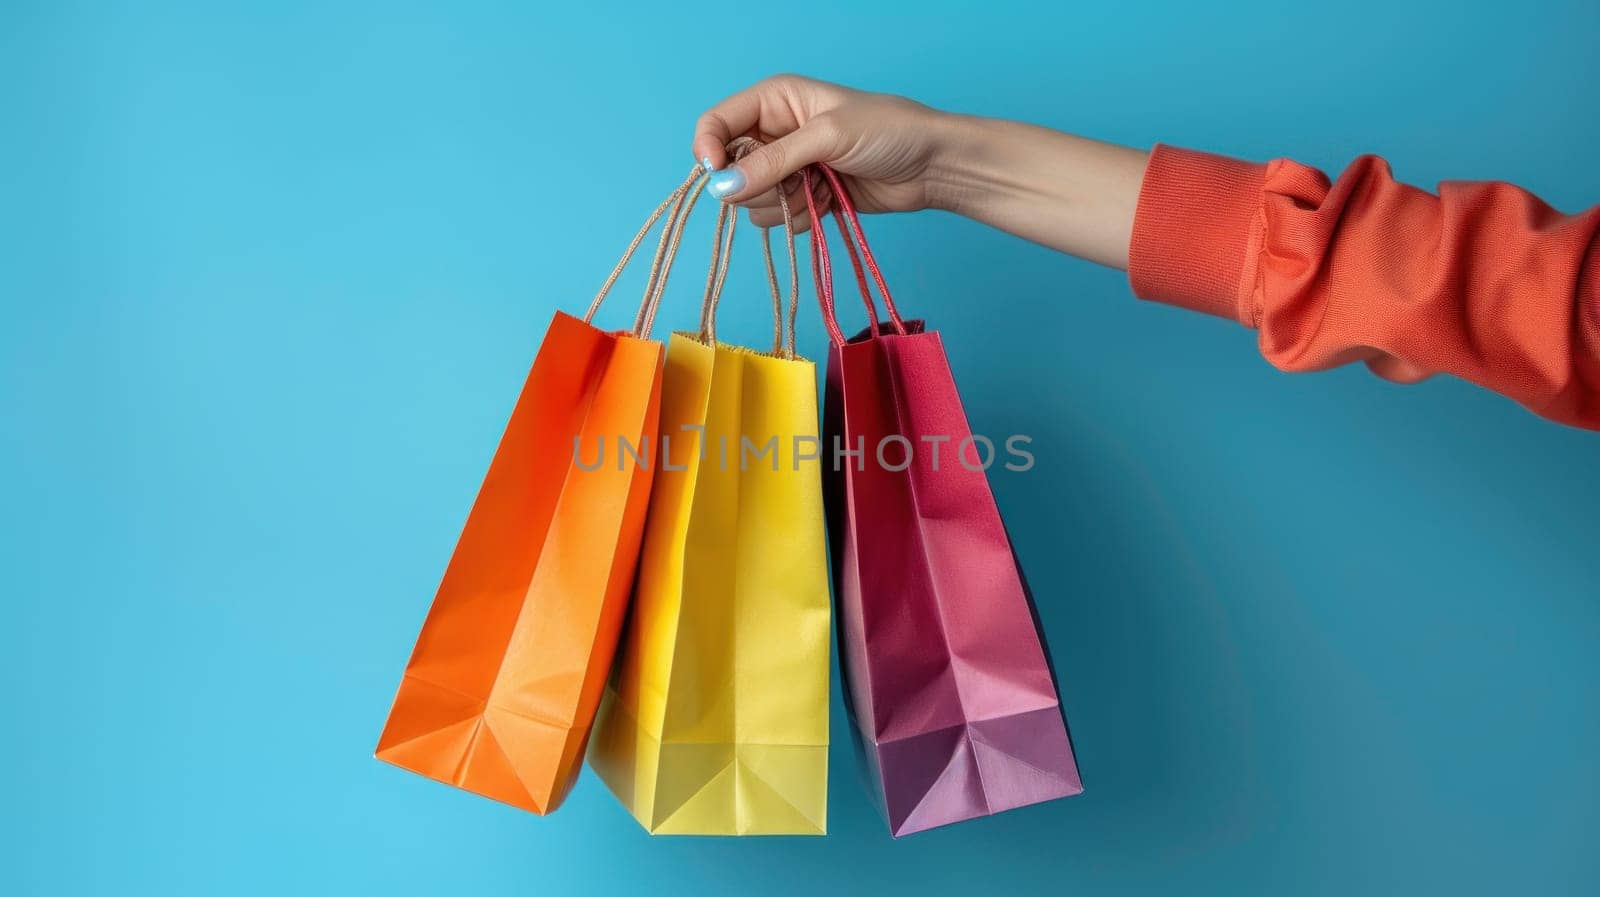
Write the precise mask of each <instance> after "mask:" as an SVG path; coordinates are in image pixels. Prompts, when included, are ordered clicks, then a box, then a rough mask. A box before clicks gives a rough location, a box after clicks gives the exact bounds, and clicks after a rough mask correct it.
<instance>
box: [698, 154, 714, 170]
mask: <svg viewBox="0 0 1600 897" xmlns="http://www.w3.org/2000/svg"><path fill="white" fill-rule="evenodd" d="M700 167H701V168H704V169H705V170H706V171H710V170H711V157H710V156H701V157H700Z"/></svg>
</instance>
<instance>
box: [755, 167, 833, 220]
mask: <svg viewBox="0 0 1600 897" xmlns="http://www.w3.org/2000/svg"><path fill="white" fill-rule="evenodd" d="M793 180H794V182H795V183H793V184H790V183H788V182H785V184H784V186H785V187H788V188H789V189H787V190H786V191H785V193H784V196H785V197H786V198H787V199H788V200H789V215H790V217H791V219H792V220H793V222H794V232H795V233H797V234H801V233H805V232H806V230H807V229H808V228H810V227H811V210H810V209H809V208H808V207H807V206H806V193H805V188H804V186H803V185H802V184H800V183H799V178H794V179H793ZM815 198H816V205H817V213H818V214H819V215H826V214H827V213H828V210H829V209H830V208H831V207H832V199H833V196H832V194H831V193H830V192H829V191H828V186H827V184H821V185H818V187H817V192H816V197H815ZM747 205H748V206H749V207H750V223H752V224H754V225H756V226H757V227H782V226H783V209H782V207H780V206H779V205H778V193H777V191H776V190H774V191H771V192H769V193H765V194H762V195H761V196H758V197H756V198H755V199H752V200H751V201H750V202H749V203H747Z"/></svg>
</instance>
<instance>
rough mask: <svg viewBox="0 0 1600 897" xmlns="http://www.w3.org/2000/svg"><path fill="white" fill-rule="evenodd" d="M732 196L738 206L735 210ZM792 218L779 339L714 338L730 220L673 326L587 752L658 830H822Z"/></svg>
mask: <svg viewBox="0 0 1600 897" xmlns="http://www.w3.org/2000/svg"><path fill="white" fill-rule="evenodd" d="M735 211H736V210H730V209H729V208H727V207H724V209H723V217H724V218H725V217H727V216H728V215H729V214H730V213H732V212H735ZM785 216H786V217H787V208H786V209H785ZM735 220H736V218H735ZM785 232H786V234H787V236H788V240H789V262H790V272H791V278H790V284H791V285H790V305H789V317H788V326H787V333H785V327H784V323H783V321H784V318H783V314H782V306H781V299H780V293H779V290H778V285H777V278H776V274H775V272H774V268H773V264H772V254H771V249H770V246H767V247H766V259H767V271H768V275H769V281H770V282H771V286H772V290H773V302H774V316H775V329H776V335H775V338H774V344H773V347H772V350H771V351H770V352H761V351H756V350H753V349H746V348H741V347H739V346H734V345H730V344H728V343H724V342H719V341H718V340H717V339H716V331H715V321H716V306H717V300H718V295H719V294H720V288H721V280H722V278H723V277H725V275H726V264H727V259H728V250H729V249H730V248H731V240H732V233H733V225H732V224H729V226H728V229H727V237H726V239H727V242H725V243H723V244H722V248H721V251H720V259H721V267H720V271H719V265H718V264H717V263H716V262H714V263H713V266H712V273H711V274H709V275H708V282H707V291H706V297H705V302H704V303H703V306H702V317H701V327H700V330H699V332H697V333H675V334H673V335H672V337H671V340H670V342H669V343H668V346H667V360H666V372H665V375H664V378H663V384H662V397H661V434H662V439H661V446H662V462H663V463H662V466H661V468H660V469H659V470H658V471H657V473H656V480H655V485H654V488H653V490H652V492H651V496H650V510H649V518H648V523H647V526H646V531H645V537H644V548H643V553H642V555H641V557H640V561H639V577H638V585H637V589H636V592H635V594H634V600H633V607H632V610H631V611H630V614H631V619H630V622H629V624H628V631H627V634H626V635H625V636H624V639H623V644H622V647H621V648H620V656H619V659H618V666H617V671H616V675H615V678H614V681H613V682H612V683H611V686H610V688H608V689H607V693H606V696H605V700H604V703H603V704H602V706H601V710H600V715H599V717H598V719H597V720H596V722H595V736H594V741H593V743H592V745H591V747H590V751H589V762H590V765H592V766H593V767H594V769H595V770H596V771H597V772H598V773H599V774H600V777H601V779H603V780H604V781H605V783H606V785H607V786H608V787H610V789H611V791H612V792H613V793H614V794H615V795H616V796H617V798H618V800H620V801H621V802H622V804H623V805H624V807H626V808H627V810H628V811H629V812H630V813H631V814H632V815H633V816H634V818H635V819H637V820H638V821H639V823H640V824H641V825H643V826H644V827H645V828H646V829H647V830H648V831H650V832H651V833H653V834H699V835H758V834H816V835H820V834H823V833H824V832H825V830H826V813H827V776H828V772H827V770H828V665H829V658H828V654H829V636H830V623H829V600H828V580H827V568H826V563H827V561H826V547H825V545H824V539H825V537H824V534H823V521H822V485H821V481H820V470H819V463H818V460H819V452H818V446H819V441H818V438H817V404H816V403H817V398H816V393H817V386H816V370H815V368H814V366H813V365H812V363H811V362H809V361H807V360H805V359H803V358H800V357H798V356H796V355H795V353H794V311H795V301H796V298H797V294H798V287H799V283H798V278H797V277H796V276H795V275H794V267H793V266H794V244H793V233H792V225H791V227H790V228H786V231H785ZM718 235H719V237H721V235H722V220H721V219H720V218H719V222H718ZM764 236H765V235H764Z"/></svg>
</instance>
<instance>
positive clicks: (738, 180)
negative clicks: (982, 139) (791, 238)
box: [693, 75, 952, 227]
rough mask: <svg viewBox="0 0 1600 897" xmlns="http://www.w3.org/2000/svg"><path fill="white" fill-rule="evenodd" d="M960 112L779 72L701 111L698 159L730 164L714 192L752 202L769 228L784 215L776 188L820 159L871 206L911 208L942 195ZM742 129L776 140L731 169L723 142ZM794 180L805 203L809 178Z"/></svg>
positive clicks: (795, 195)
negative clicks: (942, 174) (942, 171)
mask: <svg viewBox="0 0 1600 897" xmlns="http://www.w3.org/2000/svg"><path fill="white" fill-rule="evenodd" d="M951 118H952V117H951V116H948V115H945V114H943V113H941V112H937V111H935V110H933V109H930V108H928V107H927V106H923V105H922V104H920V103H915V102H912V101H911V100H908V99H905V98H903V97H895V96H889V95H887V94H878V93H866V92H863V91H859V90H851V89H850V88H848V87H841V86H839V85H837V84H828V83H826V82H823V81H813V80H811V79H810V78H801V77H799V76H796V75H778V76H776V77H773V78H768V79H766V80H765V81H762V82H760V83H759V84H756V85H754V86H753V87H749V88H746V89H745V90H742V91H740V92H739V93H736V94H734V95H733V96H731V97H728V98H727V99H725V100H723V101H722V102H720V103H718V104H717V105H715V106H713V107H712V108H711V109H710V110H708V111H707V112H706V113H705V114H704V115H702V116H700V121H699V123H698V124H697V125H696V126H695V135H694V145H693V149H694V153H695V158H696V159H699V160H700V161H702V162H704V163H706V164H707V165H708V166H709V167H710V168H712V169H714V170H716V169H720V170H722V171H721V173H719V175H718V176H716V177H714V178H713V180H712V182H711V184H710V185H709V188H708V189H709V191H710V193H711V195H713V196H715V197H717V198H718V199H722V200H724V201H726V202H733V203H739V204H741V205H746V206H749V207H750V220H751V221H752V222H754V223H755V224H758V225H760V226H762V227H773V226H776V225H779V224H782V223H783V219H782V216H781V213H780V211H779V209H778V200H777V194H776V193H774V192H773V188H774V187H777V186H778V185H779V184H780V183H781V182H783V181H784V180H785V179H786V178H788V177H789V176H790V175H793V174H794V173H795V172H797V171H799V170H800V169H801V168H804V167H805V166H807V165H810V164H811V163H813V162H826V163H828V164H829V165H831V166H833V168H834V169H835V170H836V171H838V172H839V173H840V174H842V175H845V179H846V184H847V185H848V186H849V187H850V190H851V193H850V195H851V198H853V199H854V200H855V201H856V206H857V208H859V209H860V210H861V211H863V212H911V211H915V210H917V209H925V208H928V207H930V206H935V205H937V204H938V203H937V202H936V197H935V194H936V192H937V190H936V187H935V184H934V181H935V180H936V177H937V163H938V161H939V159H940V156H941V153H942V151H943V150H944V149H945V147H946V144H947V143H948V138H949V136H950V134H949V132H950V131H951V130H952V128H951V124H952V122H951V121H950V119H951ZM740 136H749V137H754V138H756V139H757V140H760V141H762V142H763V143H765V144H767V145H766V146H763V147H761V148H760V149H757V150H755V151H753V152H751V153H750V154H749V155H747V156H745V157H744V158H743V159H741V160H739V162H738V163H737V164H736V165H734V166H732V167H730V168H727V169H723V166H724V165H726V164H727V162H728V158H727V153H726V152H725V151H724V149H723V147H724V146H725V145H726V144H727V143H728V141H730V140H732V139H733V138H735V137H740ZM786 186H787V192H788V194H789V199H790V207H791V208H794V209H797V210H798V209H804V208H805V197H804V195H803V193H801V190H800V185H799V184H796V183H793V182H791V183H789V184H787V185H786ZM805 218H806V216H803V215H802V216H799V218H797V221H796V223H797V224H801V223H803V221H804V219H805Z"/></svg>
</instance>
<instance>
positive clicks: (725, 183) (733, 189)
mask: <svg viewBox="0 0 1600 897" xmlns="http://www.w3.org/2000/svg"><path fill="white" fill-rule="evenodd" d="M743 189H744V172H742V171H740V170H739V168H738V166H729V167H727V168H724V169H722V170H721V171H713V172H711V176H710V177H709V178H707V179H706V192H707V193H709V194H711V195H712V196H714V197H716V198H717V199H723V198H725V197H729V196H732V195H733V194H735V193H738V192H739V191H740V190H743Z"/></svg>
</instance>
